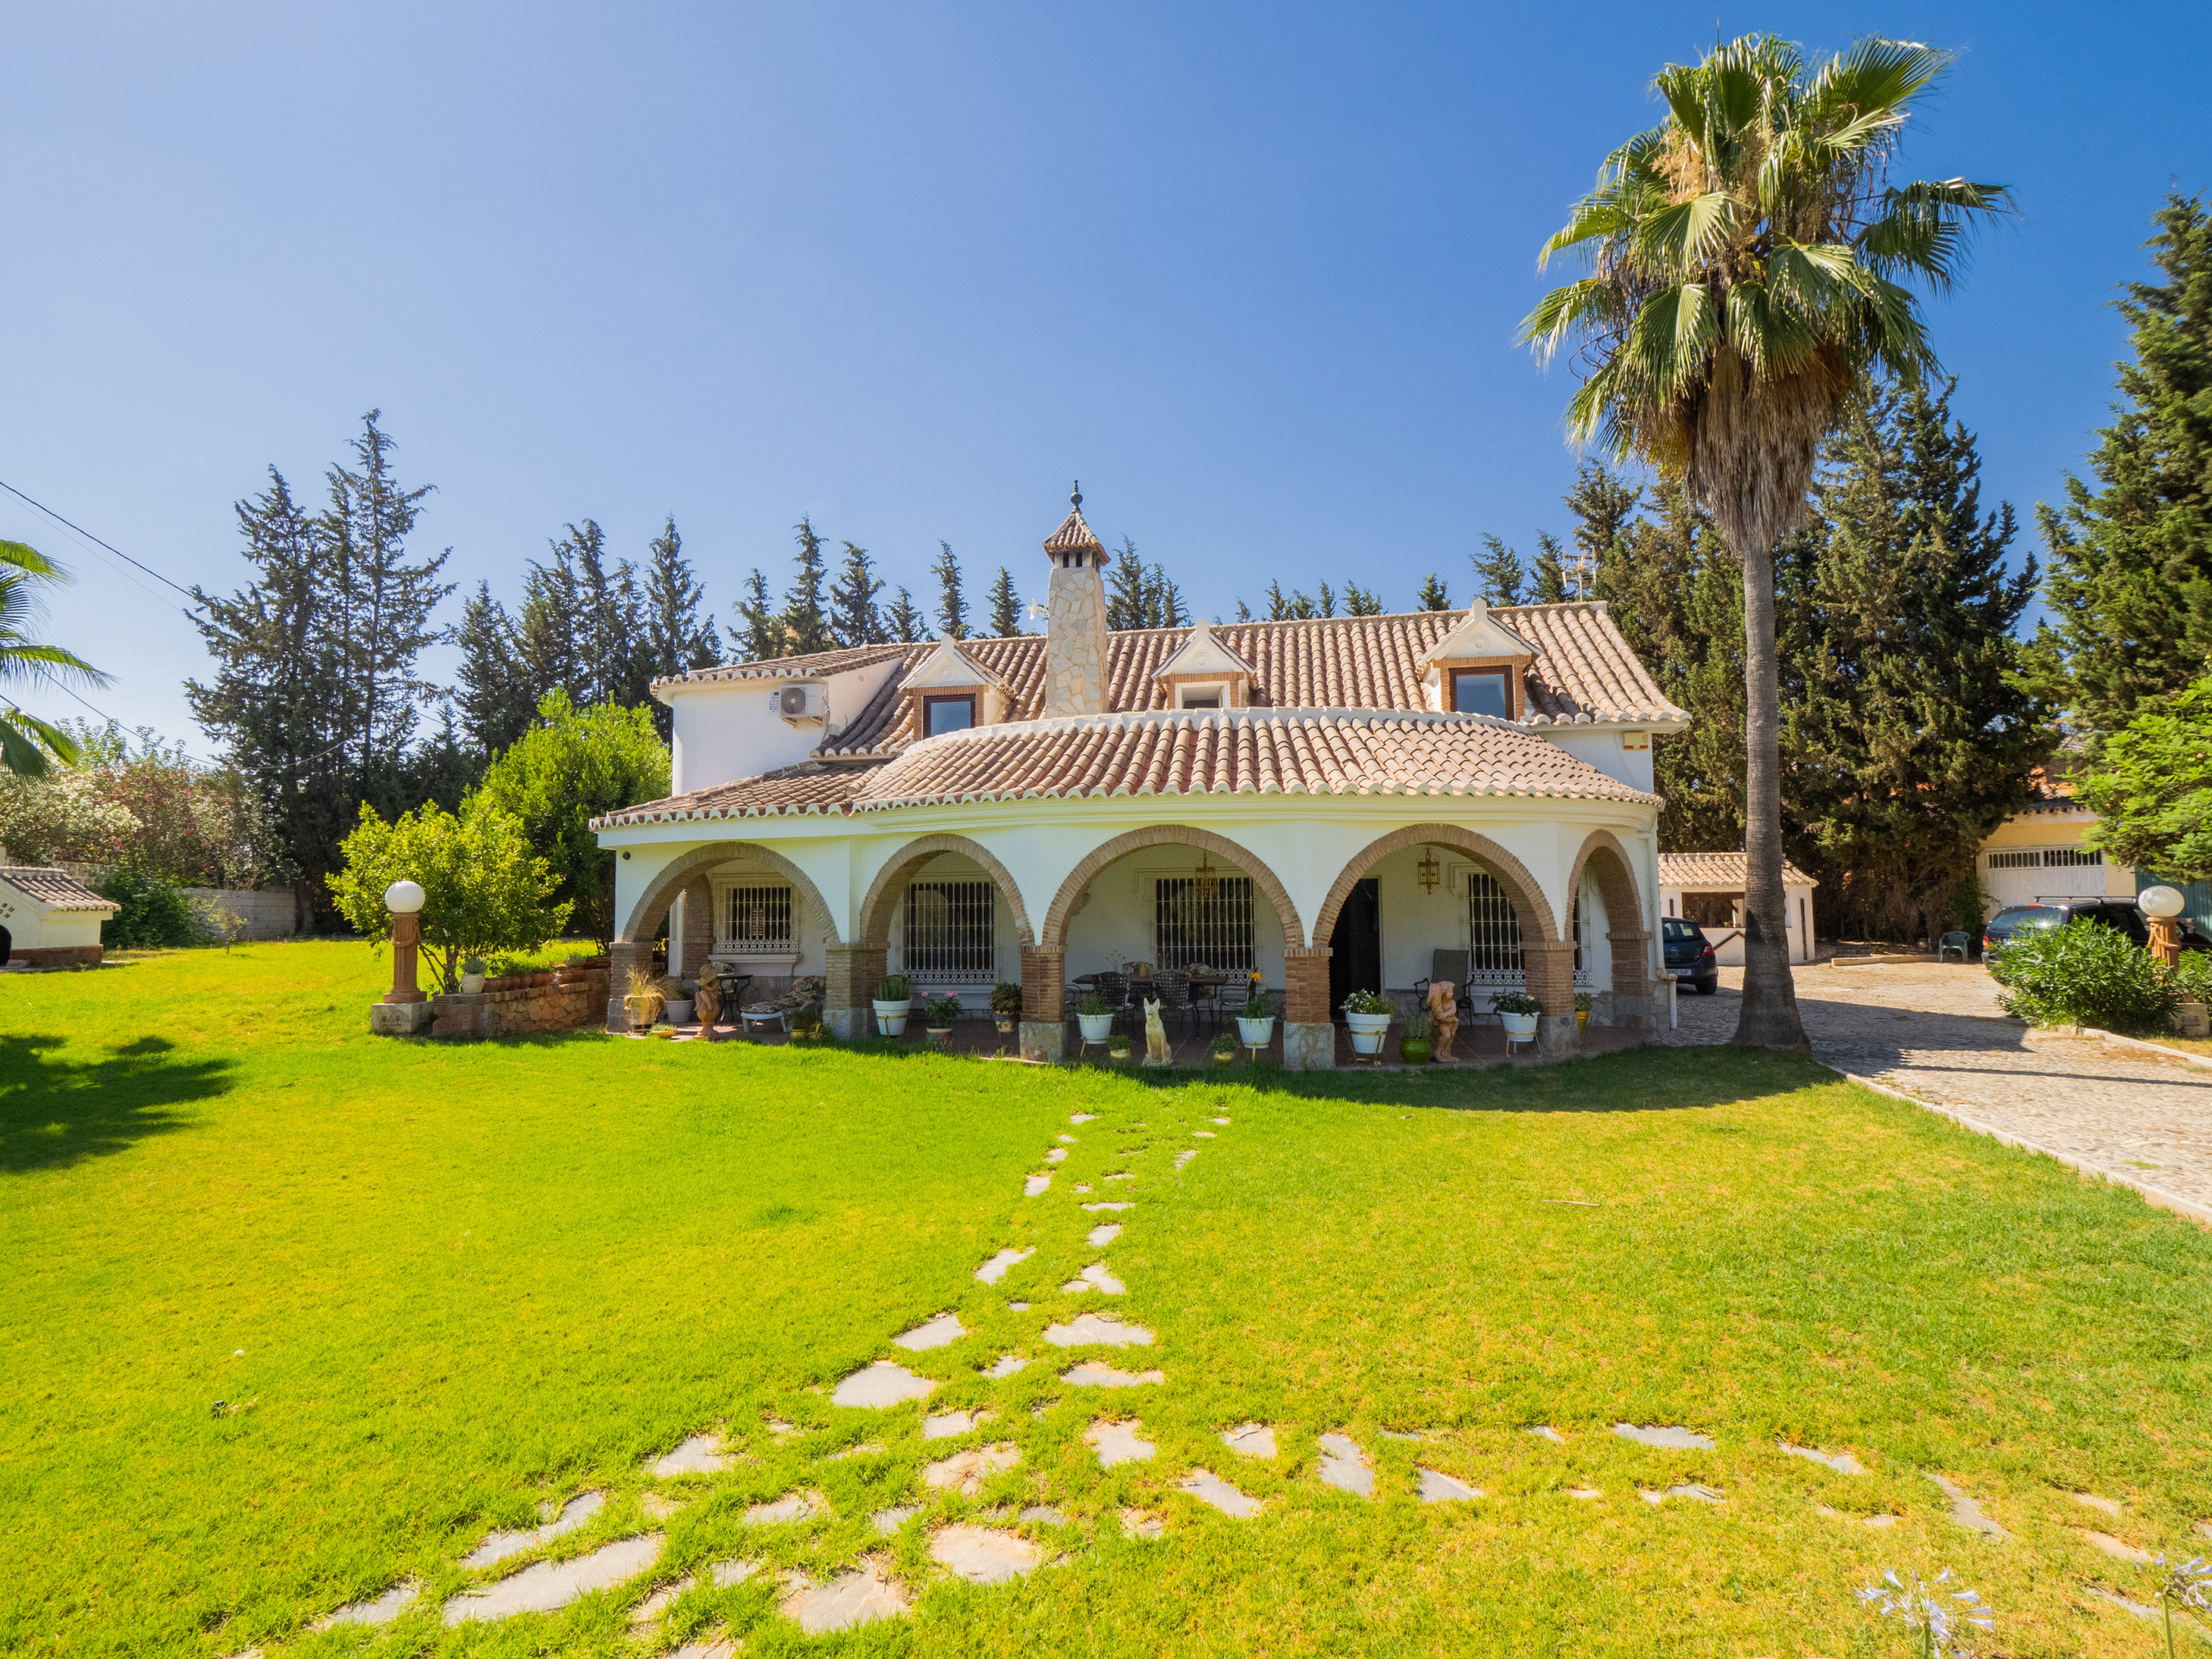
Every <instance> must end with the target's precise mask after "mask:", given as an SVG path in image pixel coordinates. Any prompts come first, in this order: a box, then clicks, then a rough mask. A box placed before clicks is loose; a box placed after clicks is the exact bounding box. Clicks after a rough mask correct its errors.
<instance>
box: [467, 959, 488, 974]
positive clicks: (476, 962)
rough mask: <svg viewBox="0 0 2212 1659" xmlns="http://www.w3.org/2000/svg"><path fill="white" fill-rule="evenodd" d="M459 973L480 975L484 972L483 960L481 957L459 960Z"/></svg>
mask: <svg viewBox="0 0 2212 1659" xmlns="http://www.w3.org/2000/svg"><path fill="white" fill-rule="evenodd" d="M483 971H484V958H483V957H462V958H461V972H462V973H464V974H480V973H482V972H483Z"/></svg>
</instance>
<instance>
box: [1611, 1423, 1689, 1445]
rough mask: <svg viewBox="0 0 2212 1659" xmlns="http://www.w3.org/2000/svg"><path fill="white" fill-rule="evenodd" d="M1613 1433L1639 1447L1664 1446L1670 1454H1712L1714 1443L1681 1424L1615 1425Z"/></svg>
mask: <svg viewBox="0 0 2212 1659" xmlns="http://www.w3.org/2000/svg"><path fill="white" fill-rule="evenodd" d="M1613 1433H1616V1434H1618V1435H1619V1436H1620V1437H1621V1438H1622V1439H1623V1440H1634V1441H1636V1442H1637V1444H1638V1445H1639V1446H1664V1447H1666V1448H1667V1449H1668V1450H1669V1451H1670V1452H1710V1451H1712V1450H1713V1442H1712V1441H1711V1440H1707V1438H1706V1437H1705V1436H1704V1435H1702V1434H1700V1433H1698V1432H1697V1431H1696V1430H1694V1429H1689V1428H1684V1427H1681V1425H1680V1424H1679V1423H1669V1424H1663V1425H1658V1426H1655V1425H1652V1424H1649V1423H1643V1424H1637V1423H1615V1424H1614V1425H1613Z"/></svg>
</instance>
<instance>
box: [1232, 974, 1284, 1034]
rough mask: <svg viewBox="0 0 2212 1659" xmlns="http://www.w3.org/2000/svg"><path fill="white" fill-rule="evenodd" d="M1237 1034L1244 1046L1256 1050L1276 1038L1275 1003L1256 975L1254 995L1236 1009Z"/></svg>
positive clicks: (1253, 984)
mask: <svg viewBox="0 0 2212 1659" xmlns="http://www.w3.org/2000/svg"><path fill="white" fill-rule="evenodd" d="M1236 1034H1237V1036H1238V1037H1240V1038H1241V1039H1243V1043H1244V1046H1245V1047H1247V1048H1249V1049H1251V1050H1253V1051H1254V1052H1257V1051H1259V1050H1261V1049H1263V1048H1265V1047H1266V1046H1268V1044H1269V1043H1271V1042H1273V1041H1274V1036H1275V1010H1274V1004H1273V1003H1271V1002H1269V1001H1268V999H1267V995H1266V994H1265V993H1264V992H1262V990H1261V989H1260V984H1259V981H1258V979H1257V978H1256V976H1255V978H1254V980H1253V982H1252V995H1250V997H1249V998H1248V999H1247V1000H1246V1001H1245V1003H1244V1006H1243V1007H1241V1008H1239V1009H1237V1010H1236Z"/></svg>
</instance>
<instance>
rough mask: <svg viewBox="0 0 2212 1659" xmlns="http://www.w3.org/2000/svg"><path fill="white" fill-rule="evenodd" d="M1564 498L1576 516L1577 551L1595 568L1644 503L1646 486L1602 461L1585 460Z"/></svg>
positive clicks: (1575, 544)
mask: <svg viewBox="0 0 2212 1659" xmlns="http://www.w3.org/2000/svg"><path fill="white" fill-rule="evenodd" d="M1565 499H1566V502H1567V511H1568V512H1571V513H1573V515H1574V550H1575V552H1576V553H1577V554H1578V555H1579V556H1580V557H1582V558H1584V559H1586V560H1587V561H1589V563H1590V568H1591V569H1592V570H1593V571H1594V570H1595V569H1597V566H1598V563H1599V561H1600V560H1602V559H1603V558H1604V557H1605V555H1606V554H1608V553H1610V552H1611V551H1612V548H1613V543H1615V542H1618V540H1620V538H1621V535H1622V532H1623V531H1625V530H1626V529H1627V528H1628V526H1629V524H1630V522H1631V521H1632V520H1633V519H1634V518H1635V517H1636V510H1637V508H1638V507H1639V506H1641V505H1643V486H1641V485H1638V484H1631V483H1630V482H1629V481H1628V480H1626V479H1624V478H1623V477H1622V476H1621V475H1620V474H1618V473H1616V472H1612V471H1611V470H1610V469H1608V468H1607V467H1606V466H1605V463H1604V462H1602V461H1584V462H1583V463H1582V465H1581V467H1580V469H1578V470H1577V472H1576V473H1575V475H1574V487H1573V489H1571V490H1569V491H1568V492H1567V495H1566V498H1565Z"/></svg>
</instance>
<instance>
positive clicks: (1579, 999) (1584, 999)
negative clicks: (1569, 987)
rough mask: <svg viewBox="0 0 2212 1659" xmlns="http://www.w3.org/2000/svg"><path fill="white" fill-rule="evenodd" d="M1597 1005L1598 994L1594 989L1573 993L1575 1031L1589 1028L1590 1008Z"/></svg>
mask: <svg viewBox="0 0 2212 1659" xmlns="http://www.w3.org/2000/svg"><path fill="white" fill-rule="evenodd" d="M1597 1006H1598V994H1597V993H1596V992H1595V991H1577V992H1576V993H1575V994H1574V1028H1575V1029H1576V1030H1577V1031H1586V1030H1588V1029H1589V1027H1590V1010H1591V1009H1592V1008H1594V1007H1597Z"/></svg>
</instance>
